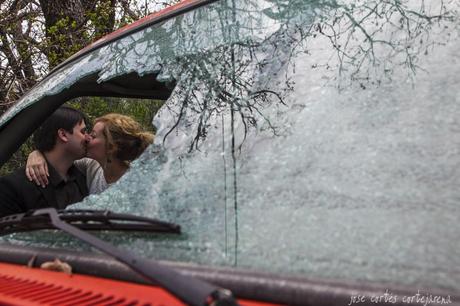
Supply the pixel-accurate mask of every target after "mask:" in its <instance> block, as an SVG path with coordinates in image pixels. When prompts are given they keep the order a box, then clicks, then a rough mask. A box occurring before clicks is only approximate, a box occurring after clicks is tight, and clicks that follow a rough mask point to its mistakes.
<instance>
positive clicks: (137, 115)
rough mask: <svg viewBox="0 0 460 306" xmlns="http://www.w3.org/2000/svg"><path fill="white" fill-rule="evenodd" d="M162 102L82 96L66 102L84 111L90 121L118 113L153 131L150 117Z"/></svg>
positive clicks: (151, 117)
mask: <svg viewBox="0 0 460 306" xmlns="http://www.w3.org/2000/svg"><path fill="white" fill-rule="evenodd" d="M163 103H164V101H162V100H148V99H129V98H107V97H84V98H76V99H74V100H72V101H70V102H68V103H67V104H68V105H70V106H72V107H74V108H76V109H79V110H81V111H82V112H84V113H85V114H86V115H87V116H88V118H89V119H90V121H94V119H96V118H97V117H100V116H102V115H105V114H108V113H120V114H124V115H128V116H131V117H133V118H134V119H135V120H136V121H137V122H139V123H140V124H141V125H142V126H143V127H144V129H146V130H148V131H155V128H154V127H153V126H152V119H153V116H155V114H156V113H157V111H158V110H159V109H160V107H161V106H162V105H163Z"/></svg>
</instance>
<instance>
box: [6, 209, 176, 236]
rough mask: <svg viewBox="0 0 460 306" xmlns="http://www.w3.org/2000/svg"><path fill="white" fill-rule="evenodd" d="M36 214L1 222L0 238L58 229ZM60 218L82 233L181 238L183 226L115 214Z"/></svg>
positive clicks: (77, 213)
mask: <svg viewBox="0 0 460 306" xmlns="http://www.w3.org/2000/svg"><path fill="white" fill-rule="evenodd" d="M34 212H35V211H29V212H26V213H21V214H15V215H10V216H6V217H2V218H0V235H6V234H11V233H18V232H29V231H35V230H42V229H55V226H53V224H52V223H51V220H50V218H49V217H48V216H47V215H42V214H35V213H34ZM57 214H58V216H59V218H60V219H61V220H63V221H65V222H67V223H68V224H71V225H73V226H76V227H78V228H79V229H82V230H94V231H96V230H97V231H102V230H104V231H142V232H155V233H175V234H180V232H181V230H180V226H179V225H177V224H174V223H169V222H164V221H160V220H156V219H151V218H146V217H139V216H134V215H130V214H120V213H114V212H111V211H109V210H90V209H86V210H83V209H80V210H71V209H69V210H58V211H57Z"/></svg>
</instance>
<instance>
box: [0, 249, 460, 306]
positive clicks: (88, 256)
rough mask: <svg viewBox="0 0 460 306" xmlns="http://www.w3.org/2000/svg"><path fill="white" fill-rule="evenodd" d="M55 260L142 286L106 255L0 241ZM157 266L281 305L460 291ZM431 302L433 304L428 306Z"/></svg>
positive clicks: (13, 252) (17, 255) (13, 254)
mask: <svg viewBox="0 0 460 306" xmlns="http://www.w3.org/2000/svg"><path fill="white" fill-rule="evenodd" d="M56 258H59V259H60V260H61V261H64V262H67V263H69V264H70V265H71V266H72V270H73V271H74V272H75V273H77V274H86V275H92V276H96V277H104V278H109V279H117V280H123V281H128V282H134V283H140V284H146V281H145V280H144V279H142V278H141V277H140V276H139V275H137V274H135V273H134V272H132V271H131V270H130V269H129V268H127V267H126V266H125V265H123V264H121V263H119V262H117V261H115V260H113V259H112V258H110V257H108V256H105V255H99V254H94V253H89V252H76V251H70V250H62V249H50V248H38V247H25V246H15V245H9V244H0V262H7V263H12V264H20V265H26V264H28V263H29V262H31V263H32V264H33V266H35V267H38V266H40V265H41V264H42V263H44V262H47V261H53V260H54V259H56ZM160 262H161V263H162V264H164V265H166V266H168V267H171V268H174V269H176V270H178V271H179V272H180V273H182V274H185V275H189V276H192V277H197V278H200V279H202V280H204V281H207V282H210V283H213V284H215V285H216V286H219V287H223V288H228V289H230V290H231V291H232V292H233V293H234V294H235V295H236V296H237V297H238V298H244V299H251V300H257V301H261V302H271V303H279V304H285V305H304V306H309V305H319V306H323V305H324V306H335V305H337V306H339V305H340V306H343V305H348V304H349V303H350V297H351V296H352V295H356V294H365V295H366V296H368V297H370V296H380V295H383V294H385V291H386V290H388V292H390V293H392V294H393V295H395V294H396V295H398V296H399V297H402V296H403V295H407V296H413V295H414V294H416V293H417V292H418V291H420V294H423V293H425V294H426V293H429V294H432V295H439V296H445V297H447V296H448V295H450V299H451V301H452V303H451V304H449V305H459V302H460V291H457V292H452V291H449V290H442V289H433V288H413V287H401V286H397V287H396V286H394V285H389V284H369V283H356V282H349V281H347V282H339V281H337V282H335V281H334V282H332V281H325V280H319V279H306V278H299V277H282V276H279V275H273V274H268V273H260V272H251V271H249V270H248V269H245V270H242V269H232V268H220V267H219V268H214V267H205V266H198V265H194V264H188V263H178V262H169V261H160ZM353 305H357V306H364V305H366V306H371V305H386V306H388V305H401V306H403V305H417V306H420V305H423V304H420V303H412V304H411V303H402V299H401V298H400V299H398V302H397V303H394V304H393V303H383V302H382V303H374V302H371V301H370V299H369V298H368V299H367V301H366V302H365V303H359V304H353ZM431 305H433V304H431Z"/></svg>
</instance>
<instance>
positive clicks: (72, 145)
mask: <svg viewBox="0 0 460 306" xmlns="http://www.w3.org/2000/svg"><path fill="white" fill-rule="evenodd" d="M67 138H68V142H67V152H68V153H69V154H71V155H73V156H74V157H75V159H80V158H83V157H85V155H86V144H87V141H88V138H89V137H88V134H87V133H86V124H85V122H84V121H83V120H82V121H81V122H80V123H78V124H77V125H75V126H74V127H73V133H72V134H70V133H67Z"/></svg>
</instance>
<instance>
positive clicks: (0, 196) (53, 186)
mask: <svg viewBox="0 0 460 306" xmlns="http://www.w3.org/2000/svg"><path fill="white" fill-rule="evenodd" d="M48 169H49V173H50V177H49V184H48V185H47V186H46V187H45V188H42V187H39V186H37V185H36V184H35V183H34V182H30V181H29V180H28V179H27V177H26V175H25V170H24V168H21V169H18V170H16V171H15V172H13V173H11V174H9V175H6V176H4V177H1V178H0V217H2V216H6V215H10V214H16V213H22V212H26V211H28V210H30V209H38V208H45V207H54V208H56V209H64V208H66V207H67V206H68V205H70V204H73V203H76V202H79V201H81V200H82V199H83V198H84V197H86V196H87V195H88V187H87V186H86V177H85V175H84V174H83V173H81V172H80V171H79V170H78V169H77V168H76V167H75V166H72V167H70V169H69V171H68V179H67V180H64V179H63V178H62V177H61V176H60V175H59V174H58V173H57V172H56V170H54V168H53V167H52V166H51V165H50V164H49V163H48Z"/></svg>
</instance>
